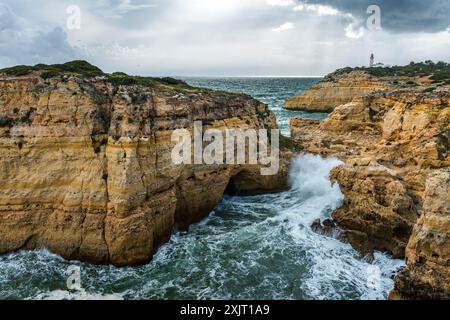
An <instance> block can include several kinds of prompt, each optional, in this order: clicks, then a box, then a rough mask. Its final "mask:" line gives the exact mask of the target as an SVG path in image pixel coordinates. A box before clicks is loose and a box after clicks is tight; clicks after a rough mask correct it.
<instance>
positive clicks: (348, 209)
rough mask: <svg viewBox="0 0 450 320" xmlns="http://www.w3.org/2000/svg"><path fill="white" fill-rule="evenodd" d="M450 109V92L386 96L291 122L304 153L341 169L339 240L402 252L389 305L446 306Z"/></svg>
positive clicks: (368, 250) (449, 246) (338, 171)
mask: <svg viewBox="0 0 450 320" xmlns="http://www.w3.org/2000/svg"><path fill="white" fill-rule="evenodd" d="M449 103H450V88H449V87H441V88H438V89H435V90H424V91H423V90H421V89H417V88H416V89H404V90H396V91H385V92H378V93H372V94H369V95H366V96H363V97H360V98H357V99H355V100H354V101H353V102H350V103H347V104H344V105H341V106H338V107H337V108H336V109H335V110H334V112H332V113H331V114H330V115H329V117H328V118H327V119H326V120H324V121H323V122H319V121H315V120H306V119H292V121H291V132H292V136H293V138H294V139H295V140H296V142H297V143H299V144H301V146H302V147H303V148H304V149H305V151H308V152H313V153H318V154H322V155H324V156H330V155H335V156H338V157H339V158H341V159H343V160H344V161H345V165H343V166H340V167H338V168H336V169H335V170H334V171H333V172H332V178H333V179H334V180H335V181H337V182H338V183H339V184H340V186H341V189H342V191H343V193H344V195H345V200H344V204H343V206H342V207H341V208H339V209H338V210H336V211H335V212H334V213H333V219H334V222H335V223H336V224H337V225H338V226H339V227H340V228H341V229H342V237H343V238H344V239H345V240H346V241H349V242H350V243H351V244H352V245H353V246H354V247H355V248H357V249H359V250H360V251H361V252H363V253H364V254H369V255H370V254H371V253H372V252H373V250H374V249H376V250H383V251H387V252H389V253H391V254H392V255H393V256H395V257H403V256H404V255H405V248H406V261H407V266H406V268H405V270H403V271H402V272H401V273H400V274H399V275H398V276H397V278H396V290H395V291H394V292H393V294H392V297H403V298H430V297H434V298H436V297H439V298H450V290H449V283H450V282H449V277H450V225H449V221H450V211H449V206H450V195H449V179H450V169H449V166H450V156H449V152H448V151H449V138H450V107H449ZM327 225H328V223H327ZM316 227H317V226H316Z"/></svg>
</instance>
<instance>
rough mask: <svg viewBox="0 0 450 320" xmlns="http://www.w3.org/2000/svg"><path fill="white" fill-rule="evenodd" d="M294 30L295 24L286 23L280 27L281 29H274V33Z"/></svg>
mask: <svg viewBox="0 0 450 320" xmlns="http://www.w3.org/2000/svg"><path fill="white" fill-rule="evenodd" d="M291 29H294V24H293V23H292V22H286V23H283V24H282V25H280V26H279V27H276V28H273V29H272V31H274V32H280V31H286V30H291Z"/></svg>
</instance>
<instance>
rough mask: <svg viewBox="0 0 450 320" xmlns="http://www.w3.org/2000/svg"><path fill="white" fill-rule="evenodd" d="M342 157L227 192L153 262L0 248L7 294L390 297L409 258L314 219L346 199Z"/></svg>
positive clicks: (315, 159)
mask: <svg viewBox="0 0 450 320" xmlns="http://www.w3.org/2000/svg"><path fill="white" fill-rule="evenodd" d="M339 164H340V161H339V160H337V159H334V158H331V159H322V158H321V157H319V156H314V155H309V154H305V155H301V156H299V157H298V158H296V159H295V160H294V161H293V164H292V169H291V173H290V181H291V185H292V188H291V190H289V191H287V192H283V193H280V194H270V195H261V196H253V197H224V199H223V200H222V201H221V203H220V204H219V205H218V206H217V207H216V208H215V210H214V211H213V212H212V213H211V215H210V216H209V217H208V218H207V219H205V220H204V221H202V222H201V223H199V224H196V225H193V226H191V227H190V229H189V232H181V233H177V234H174V235H173V236H172V238H171V240H170V241H169V242H168V243H167V244H166V245H164V246H163V247H162V248H161V249H160V250H159V252H158V253H157V254H156V255H155V257H154V259H153V260H152V261H151V262H150V263H148V264H147V265H144V266H140V267H127V268H115V267H112V266H94V265H90V264H85V263H80V262H69V261H65V260H63V259H61V258H60V257H58V256H56V255H53V254H51V253H48V252H46V251H35V252H17V253H13V254H9V255H4V256H0V299H4V298H20V299H30V298H31V299H35V298H45V299H90V298H95V299H122V298H124V299H135V298H139V299H174V298H176V299H384V298H386V297H387V294H388V292H389V290H390V289H391V288H392V287H393V281H392V279H391V274H392V272H393V271H395V270H396V269H397V268H398V267H400V266H401V265H402V264H403V262H402V261H400V260H393V259H390V258H389V257H388V256H386V255H384V254H381V253H376V254H375V259H374V261H373V262H372V263H368V262H367V261H365V260H364V259H362V258H361V257H360V256H359V254H358V253H357V252H355V251H354V250H353V249H352V248H351V246H350V245H348V244H344V243H341V242H339V241H338V240H336V239H333V238H329V237H325V236H323V235H319V234H316V233H314V232H313V231H312V230H311V228H310V225H311V223H312V222H313V221H314V220H315V219H317V218H325V217H329V215H330V214H331V212H332V211H333V210H334V209H336V208H337V207H339V206H340V205H341V203H342V200H343V195H342V193H341V192H340V189H339V186H338V185H336V184H334V185H333V184H332V183H331V182H330V180H329V178H328V176H329V173H330V170H331V169H332V168H334V167H335V166H337V165H339ZM73 264H75V265H78V266H80V267H81V280H82V287H83V290H82V291H69V290H67V288H66V279H67V274H66V271H67V268H68V267H69V266H70V265H73ZM373 270H375V271H377V270H378V271H379V273H377V272H375V273H376V274H375V275H374V274H373ZM373 277H375V280H376V281H375V283H372V282H371V281H372V280H373V279H372V278H373Z"/></svg>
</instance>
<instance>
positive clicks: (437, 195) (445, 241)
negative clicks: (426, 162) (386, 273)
mask: <svg viewBox="0 0 450 320" xmlns="http://www.w3.org/2000/svg"><path fill="white" fill-rule="evenodd" d="M449 217H450V169H449V168H446V169H442V170H436V171H435V172H433V173H432V174H430V175H429V176H428V177H427V180H426V186H425V193H424V203H423V215H422V216H421V217H420V218H419V221H418V222H417V224H416V226H415V227H414V231H413V233H412V236H411V239H410V240H409V243H408V246H407V248H406V257H407V260H406V268H404V269H403V270H401V271H400V272H399V274H398V275H397V277H396V278H395V290H394V291H392V292H391V295H390V298H391V299H450V234H449V233H450V218H449Z"/></svg>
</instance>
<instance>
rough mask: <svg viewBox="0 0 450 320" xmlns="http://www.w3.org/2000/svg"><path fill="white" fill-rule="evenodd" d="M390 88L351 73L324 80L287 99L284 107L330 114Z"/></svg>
mask: <svg viewBox="0 0 450 320" xmlns="http://www.w3.org/2000/svg"><path fill="white" fill-rule="evenodd" d="M388 88H390V86H389V85H388V84H386V83H385V82H384V81H382V80H381V79H378V78H376V77H374V76H371V75H369V74H368V73H366V72H364V71H352V72H350V73H346V74H343V75H340V76H338V77H333V78H325V79H324V80H322V81H320V82H319V83H317V84H315V85H313V86H311V88H310V89H309V90H308V91H306V92H305V93H303V94H301V95H299V96H295V97H292V98H289V99H288V100H286V101H285V103H284V107H285V108H286V109H289V110H300V111H307V112H331V111H333V110H334V108H336V107H337V106H340V105H342V104H346V103H349V102H352V101H353V99H354V98H356V97H359V96H361V95H364V94H367V93H371V92H374V91H377V90H385V89H388Z"/></svg>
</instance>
